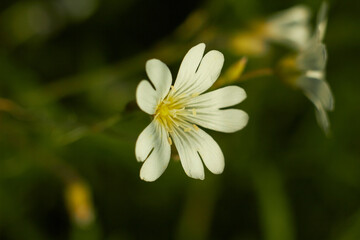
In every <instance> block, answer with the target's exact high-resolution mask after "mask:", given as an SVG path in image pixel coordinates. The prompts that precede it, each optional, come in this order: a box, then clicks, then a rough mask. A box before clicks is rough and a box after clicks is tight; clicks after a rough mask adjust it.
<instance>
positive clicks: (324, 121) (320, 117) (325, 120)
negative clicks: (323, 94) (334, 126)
mask: <svg viewBox="0 0 360 240" xmlns="http://www.w3.org/2000/svg"><path fill="white" fill-rule="evenodd" d="M315 107H316V108H315V116H316V120H317V122H318V124H319V125H320V127H321V129H322V130H323V131H324V132H325V134H326V135H328V134H329V133H330V121H329V117H328V115H327V113H326V111H325V109H324V108H322V107H321V106H316V105H315Z"/></svg>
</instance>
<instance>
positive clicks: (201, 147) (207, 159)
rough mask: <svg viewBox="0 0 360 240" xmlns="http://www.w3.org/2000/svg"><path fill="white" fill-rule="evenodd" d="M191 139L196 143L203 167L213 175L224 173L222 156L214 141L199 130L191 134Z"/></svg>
mask: <svg viewBox="0 0 360 240" xmlns="http://www.w3.org/2000/svg"><path fill="white" fill-rule="evenodd" d="M191 134H192V136H193V139H194V141H195V142H197V150H198V152H199V154H200V156H201V159H202V160H203V162H204V164H205V166H206V167H207V168H208V169H209V170H210V172H212V173H214V174H220V173H222V172H223V171H224V167H225V159H224V155H223V153H222V151H221V149H220V147H219V145H218V144H217V143H216V142H215V140H214V139H213V138H212V137H211V136H210V135H209V134H207V133H206V132H204V131H203V130H201V129H199V130H198V131H194V132H191Z"/></svg>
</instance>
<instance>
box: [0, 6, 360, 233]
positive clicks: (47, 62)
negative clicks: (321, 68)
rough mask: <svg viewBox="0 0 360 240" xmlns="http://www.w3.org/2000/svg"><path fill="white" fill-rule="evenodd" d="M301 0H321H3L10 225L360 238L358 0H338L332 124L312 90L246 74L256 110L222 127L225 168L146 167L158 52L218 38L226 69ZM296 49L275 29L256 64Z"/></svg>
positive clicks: (3, 121)
mask: <svg viewBox="0 0 360 240" xmlns="http://www.w3.org/2000/svg"><path fill="white" fill-rule="evenodd" d="M299 3H303V4H307V5H308V6H309V7H310V8H311V9H312V10H313V12H314V13H316V11H317V9H318V7H319V6H320V4H321V2H319V1H309V0H308V1H302V2H299V1H282V0H276V1H264V0H257V1H253V0H239V1H237V0H225V1H216V0H210V1H201V2H196V3H194V2H193V1H179V2H171V1H163V0H154V1H140V0H135V1H133V0H122V1H114V0H104V1H98V0H81V1H80V0H78V1H70V0H52V1H45V0H29V1H13V0H12V1H10V0H3V1H1V3H0V239H16V240H17V239H39V240H40V239H109V240H115V239H248V240H250V239H266V240H292V239H307V240H311V239H314V240H315V239H316V240H318V239H331V240H357V239H360V174H359V172H360V141H359V135H360V126H359V124H358V123H357V119H359V117H360V105H359V104H358V103H359V102H360V95H359V91H360V82H359V81H358V77H357V70H358V69H357V66H359V60H358V56H357V55H356V54H355V53H357V52H359V51H360V44H359V42H360V32H359V31H358V24H359V21H360V18H359V15H358V13H359V4H358V3H354V2H353V3H352V2H350V1H331V2H330V13H329V23H328V31H327V34H326V37H325V43H326V44H327V48H328V52H329V62H328V68H327V79H328V81H329V83H330V85H331V87H332V89H333V92H334V96H335V100H336V108H335V112H333V113H331V114H330V121H331V123H332V127H331V128H332V136H331V137H330V138H326V137H325V136H324V134H323V133H322V132H321V130H320V128H319V127H318V126H317V124H316V121H315V117H314V114H313V106H312V105H311V103H310V102H309V101H308V100H307V99H306V98H305V97H304V96H303V95H302V93H301V92H298V91H295V90H293V89H291V88H289V87H288V86H286V85H284V84H283V83H282V82H281V81H279V80H278V79H277V78H276V77H263V78H257V79H253V80H249V81H247V82H244V83H241V86H242V87H243V88H244V89H245V90H246V92H247V95H248V99H247V100H246V101H245V102H244V103H242V104H241V109H244V110H245V111H246V112H247V113H249V115H250V122H249V124H248V126H247V127H246V128H245V129H244V130H242V131H240V132H237V133H234V134H222V133H217V132H211V131H209V132H210V134H211V135H212V136H213V137H214V139H215V140H216V141H217V142H218V143H219V145H220V146H221V148H222V150H223V152H224V155H225V158H226V168H225V171H224V173H223V174H222V175H219V176H214V175H212V174H211V173H209V172H206V178H205V180H204V181H197V180H193V179H189V178H188V177H187V176H186V175H185V174H184V172H183V170H182V167H181V165H180V163H179V161H176V160H173V161H171V163H170V165H169V167H168V169H167V170H166V172H165V173H164V174H163V176H162V177H161V178H160V179H159V180H157V181H156V182H154V183H146V182H142V181H141V180H140V178H139V176H138V175H139V169H140V164H138V163H137V162H136V160H135V156H134V146H135V141H136V138H137V136H138V134H139V133H140V132H141V131H142V130H143V129H144V128H145V126H146V125H147V124H148V123H149V122H150V119H149V117H148V115H147V114H144V113H142V112H140V111H138V110H137V109H136V104H135V103H134V98H135V88H136V85H137V84H138V83H139V81H140V80H141V79H144V78H146V75H145V69H144V66H145V61H146V60H147V59H150V58H160V59H161V60H162V61H164V62H165V63H167V64H169V65H170V68H171V70H172V73H173V76H175V74H176V72H177V69H178V66H179V64H180V61H181V59H182V57H183V56H184V55H185V53H186V51H187V50H188V49H189V47H191V46H193V45H194V44H195V43H198V42H205V43H206V44H207V50H209V49H218V50H220V51H221V52H223V53H224V55H225V66H224V68H225V69H226V68H227V67H229V66H230V65H231V64H232V63H234V61H236V60H238V59H239V58H240V57H241V56H237V55H235V54H234V52H233V51H232V49H230V48H229V47H228V46H227V45H226V44H225V43H224V39H226V37H228V36H229V35H231V33H232V32H235V31H238V30H241V29H245V28H246V27H247V26H248V23H249V22H251V21H252V20H254V19H257V18H263V17H266V16H269V15H271V14H272V13H273V12H276V11H279V10H281V9H286V8H289V7H291V6H293V5H296V4H299ZM194 13H195V15H194ZM194 16H195V18H194ZM191 17H193V18H191ZM186 19H197V21H196V22H190V23H197V24H189V22H188V21H189V20H187V21H186ZM184 21H185V23H184V24H182V23H183V22H184ZM287 51H288V50H286V49H284V48H281V47H280V46H276V45H274V46H272V50H271V51H270V52H269V53H268V54H267V55H266V56H263V57H262V58H259V57H255V58H251V57H249V59H248V65H247V68H246V69H245V71H249V72H250V71H252V70H256V69H259V68H263V67H273V66H274V65H275V63H276V60H277V59H279V57H281V56H283V55H284V54H285V53H287ZM354 121H355V122H354ZM79 182H80V183H85V184H86V185H81V184H80V186H84V187H83V188H81V187H80V190H79V191H77V192H76V193H75V197H74V198H67V197H66V192H67V189H69V187H71V186H73V185H72V184H76V183H79ZM85 186H86V187H85ZM69 199H75V200H69ZM79 199H80V200H79ZM68 201H70V202H71V201H75V203H72V204H75V205H71V206H75V207H73V208H71V207H69V202H68ZM83 202H87V203H89V205H86V204H85V205H83V204H82V203H83ZM70 204H71V203H70ZM84 206H85V207H84ZM74 209H75V210H74ZM90 213H92V214H94V216H95V217H94V219H90V218H89V219H87V216H90V215H87V214H90ZM74 214H75V215H74ZM74 216H77V217H78V218H76V217H74ZM79 219H80V220H79ZM87 220H89V221H88V222H87ZM84 221H85V224H83V223H84Z"/></svg>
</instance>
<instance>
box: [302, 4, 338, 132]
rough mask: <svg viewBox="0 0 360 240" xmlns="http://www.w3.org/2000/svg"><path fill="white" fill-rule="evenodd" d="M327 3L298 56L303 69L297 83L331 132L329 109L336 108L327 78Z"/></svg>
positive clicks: (318, 117) (318, 118)
mask: <svg viewBox="0 0 360 240" xmlns="http://www.w3.org/2000/svg"><path fill="white" fill-rule="evenodd" d="M326 12H327V4H325V3H324V4H323V5H322V6H321V8H320V11H319V14H318V20H317V24H316V30H315V33H314V35H313V36H312V38H311V39H310V40H309V41H308V43H307V45H306V47H305V48H304V49H302V50H301V51H300V52H299V54H298V55H297V58H296V63H297V67H298V69H299V70H300V71H301V75H300V77H298V78H297V80H296V82H295V85H296V86H297V87H298V88H300V89H302V90H303V91H304V94H305V95H306V96H307V97H308V98H309V99H310V101H311V102H313V104H314V105H315V109H316V112H315V113H316V118H317V121H318V123H319V125H320V126H321V127H322V129H323V130H324V131H325V133H326V134H328V133H329V127H330V123H329V119H328V116H327V111H332V110H333V109H334V97H333V95H332V92H331V90H330V87H329V84H328V83H327V82H326V80H325V67H326V61H327V52H326V47H325V45H324V43H323V42H322V41H323V38H324V35H325V30H326V25H327V17H326Z"/></svg>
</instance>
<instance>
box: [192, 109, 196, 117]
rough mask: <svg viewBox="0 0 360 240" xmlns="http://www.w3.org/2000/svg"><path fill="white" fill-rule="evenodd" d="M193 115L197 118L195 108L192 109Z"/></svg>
mask: <svg viewBox="0 0 360 240" xmlns="http://www.w3.org/2000/svg"><path fill="white" fill-rule="evenodd" d="M192 115H193V116H196V110H195V108H193V109H192Z"/></svg>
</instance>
